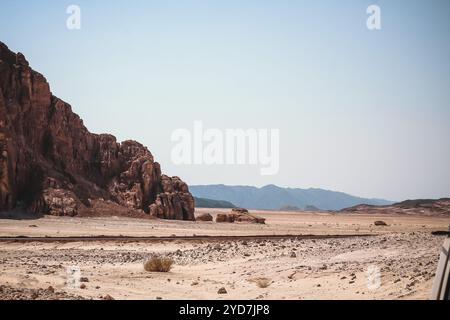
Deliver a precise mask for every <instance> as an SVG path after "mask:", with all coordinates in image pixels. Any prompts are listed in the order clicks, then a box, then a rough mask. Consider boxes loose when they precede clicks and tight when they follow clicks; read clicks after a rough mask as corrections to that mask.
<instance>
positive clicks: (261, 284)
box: [255, 278, 272, 288]
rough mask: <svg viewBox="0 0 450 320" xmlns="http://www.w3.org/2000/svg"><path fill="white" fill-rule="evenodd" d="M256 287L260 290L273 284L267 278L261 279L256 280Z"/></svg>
mask: <svg viewBox="0 0 450 320" xmlns="http://www.w3.org/2000/svg"><path fill="white" fill-rule="evenodd" d="M255 282H256V285H257V286H258V287H260V288H267V287H268V286H270V284H271V283H272V282H271V281H270V280H269V279H267V278H260V279H256V281H255Z"/></svg>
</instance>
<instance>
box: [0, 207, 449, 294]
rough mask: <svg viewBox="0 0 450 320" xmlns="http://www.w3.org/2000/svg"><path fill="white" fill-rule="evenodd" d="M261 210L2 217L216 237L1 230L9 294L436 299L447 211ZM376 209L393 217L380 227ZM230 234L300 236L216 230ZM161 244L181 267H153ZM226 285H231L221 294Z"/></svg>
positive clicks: (55, 226)
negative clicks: (221, 217)
mask: <svg viewBox="0 0 450 320" xmlns="http://www.w3.org/2000/svg"><path fill="white" fill-rule="evenodd" d="M228 211H229V210H226V209H197V210H196V214H197V215H198V214H201V213H205V212H209V213H211V214H212V215H213V216H214V215H216V214H217V213H221V212H228ZM252 213H253V214H257V215H259V216H261V217H264V218H266V219H267V220H266V225H257V224H244V223H234V224H230V223H223V224H218V223H215V222H186V221H165V220H157V219H133V218H127V217H96V218H68V217H44V218H41V219H37V220H7V219H3V220H0V237H75V236H131V237H172V236H184V237H192V236H211V238H209V239H206V240H205V239H195V238H193V239H176V240H159V239H152V240H151V241H138V240H133V239H123V240H120V239H119V240H114V241H107V240H101V239H97V240H92V241H46V242H43V241H13V240H11V239H10V240H8V239H4V238H3V239H2V241H1V242H0V299H105V298H108V299H109V298H111V297H112V298H114V299H196V300H198V299H295V300H296V299H427V298H428V297H429V295H430V290H431V286H432V281H433V276H434V272H435V269H436V266H437V262H438V257H439V250H440V246H441V244H442V242H443V238H442V237H436V236H432V235H431V232H432V231H435V230H446V229H447V228H448V225H449V224H450V217H445V216H439V217H430V216H408V215H387V214H383V215H364V214H341V213H339V214H335V213H314V212H303V213H292V212H264V211H252ZM378 220H382V221H385V222H386V223H387V224H388V226H375V225H374V222H375V221H378ZM230 235H232V236H250V235H252V236H256V235H260V236H273V235H284V236H287V235H292V237H286V238H284V239H275V238H267V239H264V238H260V239H245V238H242V239H240V238H234V239H226V238H221V239H216V238H214V236H230ZM306 235H309V236H315V237H305V238H303V237H304V236H306ZM324 235H328V236H330V237H329V238H324V237H323V236H324ZM338 235H339V236H341V238H334V237H333V236H338ZM153 255H162V256H168V257H170V258H172V259H173V260H174V262H175V263H174V267H173V269H172V270H171V271H170V272H168V273H153V272H147V271H145V270H144V268H143V263H144V262H145V261H146V260H147V259H148V258H150V257H151V256H153ZM74 268H75V269H77V268H78V269H77V270H79V271H80V274H79V276H81V278H77V279H78V280H80V279H81V280H82V281H81V282H80V283H76V284H77V285H76V286H74V285H73V281H72V280H73V278H72V276H71V275H70V274H68V270H72V269H74ZM378 279H379V281H378ZM220 288H225V289H226V292H227V293H226V294H219V293H218V290H219V289H220Z"/></svg>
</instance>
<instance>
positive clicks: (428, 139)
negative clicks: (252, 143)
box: [0, 0, 450, 201]
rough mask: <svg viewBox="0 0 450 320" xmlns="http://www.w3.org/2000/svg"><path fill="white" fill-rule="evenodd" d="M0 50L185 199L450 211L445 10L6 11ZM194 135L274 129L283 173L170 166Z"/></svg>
mask: <svg viewBox="0 0 450 320" xmlns="http://www.w3.org/2000/svg"><path fill="white" fill-rule="evenodd" d="M72 4H74V5H78V6H79V8H80V9H81V16H80V17H81V28H80V29H79V30H70V29H68V28H67V26H66V21H67V19H68V18H69V16H70V14H67V12H66V10H67V7H68V6H69V5H72ZM373 4H375V5H377V6H379V7H380V9H381V29H380V30H369V29H368V28H367V25H366V20H367V19H368V17H369V15H368V14H367V12H366V10H367V8H368V6H370V5H373ZM0 41H2V42H4V43H6V44H7V45H8V46H9V48H10V49H11V50H13V51H15V52H18V51H20V52H22V53H24V54H25V56H26V57H27V59H28V60H29V62H30V64H31V66H32V67H33V68H34V69H35V70H37V71H39V72H40V73H42V74H44V75H45V77H46V78H47V80H48V82H49V83H50V86H51V90H52V92H53V94H54V95H56V96H58V97H60V98H62V99H63V100H65V101H66V102H68V103H70V104H71V105H72V108H73V110H74V111H75V112H76V113H78V114H79V115H80V116H81V117H82V119H83V120H84V123H85V125H86V126H87V127H88V129H89V130H90V131H91V132H95V133H112V134H114V135H115V136H116V137H117V138H118V140H119V141H123V140H127V139H133V140H137V141H140V142H141V143H143V144H145V145H146V146H147V147H148V148H149V150H151V152H152V153H153V155H154V156H155V158H156V160H157V161H158V162H160V163H161V165H162V169H163V172H165V173H167V174H169V175H177V176H180V177H182V178H183V180H185V181H186V182H187V183H189V184H191V185H194V184H217V183H221V184H229V185H254V186H263V185H267V184H276V185H279V186H284V187H299V188H310V187H315V188H324V189H329V190H336V191H343V192H347V193H350V194H353V195H357V196H363V197H370V198H372V197H374V198H385V199H389V200H394V201H399V200H404V199H413V198H439V197H445V196H447V197H449V196H450V165H449V164H450V143H449V137H450V125H449V123H450V122H449V120H450V59H449V57H450V1H448V0H430V1H423V0H396V1H387V0H385V1H381V0H378V1H377V0H347V1H335V0H304V1H301V0H298V1H294V0H290V1H289V0H281V1H268V0H265V1H263V0H258V1H257V0H247V1H236V0H228V1H213V0H210V1H206V0H203V1H191V0H184V1H171V0H165V1H162V0H161V1H148V0H146V1H138V0H133V1H119V0H117V1H100V0H89V1H81V0H73V1H50V0H48V1H26V0H2V1H1V4H0ZM195 121H201V122H202V124H203V126H204V128H211V129H218V130H221V132H225V130H226V129H244V130H245V129H249V128H255V129H258V130H259V129H262V130H273V129H279V133H280V138H279V143H280V149H279V170H278V172H277V173H276V174H273V175H269V176H267V175H261V172H260V167H259V166H257V165H249V164H247V165H219V164H216V165H206V164H196V165H188V164H184V165H179V164H176V163H174V161H173V157H172V156H171V154H172V151H173V148H174V141H172V140H171V136H172V134H173V132H174V131H175V130H177V129H187V130H189V131H190V132H194V131H193V130H194V122H195Z"/></svg>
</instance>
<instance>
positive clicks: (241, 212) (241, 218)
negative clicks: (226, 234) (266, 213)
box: [216, 208, 266, 224]
mask: <svg viewBox="0 0 450 320" xmlns="http://www.w3.org/2000/svg"><path fill="white" fill-rule="evenodd" d="M216 222H219V223H223V222H228V223H233V222H241V223H259V224H265V223H266V219H264V218H261V217H257V216H254V215H251V214H250V213H249V212H248V210H247V209H242V208H234V209H232V210H231V213H228V214H226V213H219V214H217V216H216Z"/></svg>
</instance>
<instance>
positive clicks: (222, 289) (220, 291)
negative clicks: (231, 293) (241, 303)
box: [217, 287, 228, 294]
mask: <svg viewBox="0 0 450 320" xmlns="http://www.w3.org/2000/svg"><path fill="white" fill-rule="evenodd" d="M227 293H228V292H227V289H225V288H224V287H222V288H220V289H219V291H217V294H227Z"/></svg>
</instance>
